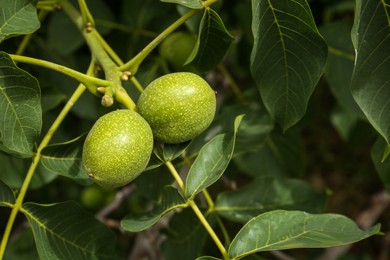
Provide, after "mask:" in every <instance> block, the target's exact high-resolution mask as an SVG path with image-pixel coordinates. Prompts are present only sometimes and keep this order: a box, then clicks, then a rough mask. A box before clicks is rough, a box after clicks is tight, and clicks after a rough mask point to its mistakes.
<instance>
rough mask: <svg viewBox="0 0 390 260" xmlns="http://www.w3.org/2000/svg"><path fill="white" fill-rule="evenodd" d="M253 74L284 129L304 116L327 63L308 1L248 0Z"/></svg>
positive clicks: (273, 113) (263, 96)
mask: <svg viewBox="0 0 390 260" xmlns="http://www.w3.org/2000/svg"><path fill="white" fill-rule="evenodd" d="M252 16H253V19H252V31H253V36H254V46H253V49H252V54H251V72H252V76H253V78H254V79H255V81H256V84H257V86H258V89H259V91H260V94H261V97H262V99H263V102H264V104H265V106H266V107H267V109H268V111H269V112H270V114H271V116H272V117H273V118H274V119H275V120H276V121H277V122H278V123H279V124H280V125H281V126H282V128H283V129H284V130H286V129H288V128H289V127H291V126H292V125H294V124H295V123H297V122H298V121H299V120H300V119H301V118H302V117H303V115H304V114H305V112H306V107H307V103H308V100H309V98H310V96H311V94H312V92H313V90H314V88H315V86H316V85H317V82H318V80H319V79H320V77H321V75H322V73H323V71H324V68H325V63H326V56H327V46H326V44H325V42H324V40H323V38H322V37H321V35H320V34H319V33H318V30H317V27H316V25H315V22H314V19H313V16H312V14H311V10H310V7H309V5H308V4H307V2H306V0H296V1H286V0H283V1H281V0H252Z"/></svg>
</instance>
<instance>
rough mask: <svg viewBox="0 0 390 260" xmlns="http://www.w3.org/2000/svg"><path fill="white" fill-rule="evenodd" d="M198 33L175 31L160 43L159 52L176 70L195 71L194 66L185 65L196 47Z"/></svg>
mask: <svg viewBox="0 0 390 260" xmlns="http://www.w3.org/2000/svg"><path fill="white" fill-rule="evenodd" d="M196 40H197V37H196V35H193V34H190V33H187V32H173V33H171V34H170V35H168V36H167V38H166V39H165V40H164V41H163V42H162V43H161V44H160V45H159V53H160V55H161V57H162V58H164V59H165V60H166V61H167V62H168V63H169V64H170V65H172V67H173V68H174V69H175V70H180V71H182V70H186V71H194V70H195V69H194V68H193V67H192V66H184V63H185V62H186V61H187V59H188V57H189V56H190V54H191V53H192V50H193V49H194V47H195V44H196Z"/></svg>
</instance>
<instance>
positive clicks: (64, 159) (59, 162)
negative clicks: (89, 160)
mask: <svg viewBox="0 0 390 260" xmlns="http://www.w3.org/2000/svg"><path fill="white" fill-rule="evenodd" d="M84 140H85V135H84V136H80V137H77V138H75V139H73V140H71V141H68V142H65V143H59V144H52V145H48V146H46V147H45V148H44V149H43V150H42V152H41V154H42V158H41V160H40V163H41V164H42V166H43V167H44V168H45V169H46V170H48V171H50V172H52V173H55V174H58V175H62V176H65V177H68V178H72V179H74V180H75V181H76V182H78V183H80V184H82V185H88V184H91V183H92V180H91V179H90V178H89V176H88V173H87V172H86V171H85V169H84V166H83V165H82V160H81V156H82V149H83V144H84Z"/></svg>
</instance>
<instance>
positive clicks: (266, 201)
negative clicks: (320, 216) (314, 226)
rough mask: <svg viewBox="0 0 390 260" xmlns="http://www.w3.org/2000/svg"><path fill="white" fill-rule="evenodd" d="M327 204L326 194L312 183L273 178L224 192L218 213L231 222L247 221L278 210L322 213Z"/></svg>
mask: <svg viewBox="0 0 390 260" xmlns="http://www.w3.org/2000/svg"><path fill="white" fill-rule="evenodd" d="M325 204H326V195H325V194H324V193H319V192H316V191H315V190H314V188H313V187H312V186H311V185H310V184H309V183H307V182H305V181H302V180H298V179H286V178H281V177H275V176H274V175H272V176H264V177H260V178H256V179H254V180H253V181H252V182H251V183H249V184H247V185H246V186H244V187H242V188H239V189H237V190H234V191H227V192H223V193H220V194H219V195H218V197H217V200H216V203H215V211H216V212H217V213H218V214H220V215H221V216H223V217H225V218H227V219H229V220H231V221H237V222H247V221H249V220H250V219H251V218H254V217H256V216H257V215H259V214H261V213H265V212H268V211H271V210H276V209H284V210H303V211H308V212H311V213H321V212H322V211H323V210H324V209H325Z"/></svg>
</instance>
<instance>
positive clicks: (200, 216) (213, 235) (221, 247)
mask: <svg viewBox="0 0 390 260" xmlns="http://www.w3.org/2000/svg"><path fill="white" fill-rule="evenodd" d="M165 165H166V166H167V167H168V169H169V171H170V172H171V174H172V176H173V178H174V179H175V180H176V182H177V184H178V185H179V187H180V189H181V190H182V192H183V193H184V190H185V185H184V182H183V180H182V179H181V177H180V175H179V173H178V172H177V170H176V168H175V166H174V165H173V164H172V162H171V161H167V162H165ZM186 202H187V204H188V205H189V206H190V207H191V208H192V210H193V211H194V213H195V215H196V216H197V217H198V219H199V221H200V222H201V223H202V225H203V227H204V228H205V229H206V231H207V232H208V233H209V235H210V237H211V238H212V239H213V241H214V243H215V244H216V246H217V247H218V249H219V251H221V254H222V256H223V259H229V255H228V253H227V251H226V248H225V247H224V245H223V244H222V242H221V240H220V239H219V237H218V236H217V234H216V233H215V231H214V230H213V228H212V227H211V226H210V224H209V222H208V221H207V219H206V218H205V216H204V215H203V213H202V212H201V211H200V209H199V207H198V205H196V203H195V201H194V200H192V199H187V201H186Z"/></svg>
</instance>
